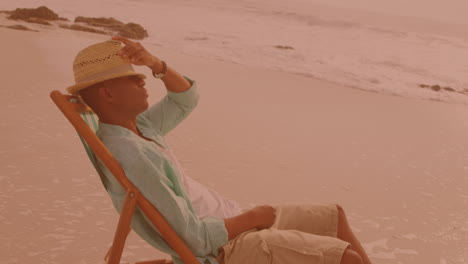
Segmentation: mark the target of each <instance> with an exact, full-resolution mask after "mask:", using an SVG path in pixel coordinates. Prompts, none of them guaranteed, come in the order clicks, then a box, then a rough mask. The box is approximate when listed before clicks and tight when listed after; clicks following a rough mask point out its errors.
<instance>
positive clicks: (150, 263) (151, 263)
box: [135, 259, 173, 264]
mask: <svg viewBox="0 0 468 264" xmlns="http://www.w3.org/2000/svg"><path fill="white" fill-rule="evenodd" d="M135 264H173V263H172V260H167V259H157V260H147V261H140V262H135Z"/></svg>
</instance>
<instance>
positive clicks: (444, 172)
mask: <svg viewBox="0 0 468 264" xmlns="http://www.w3.org/2000/svg"><path fill="white" fill-rule="evenodd" d="M3 22H4V23H6V22H5V20H2V23H3ZM10 23H11V22H10ZM28 26H29V25H28ZM30 27H31V28H37V29H38V30H40V32H28V31H18V30H13V29H8V28H3V27H2V28H0V36H1V39H2V44H1V47H2V48H1V49H0V56H1V58H2V60H1V62H0V69H1V76H2V89H0V105H1V106H0V107H1V110H2V111H1V113H0V128H1V136H0V146H1V148H0V160H1V161H0V264H13V263H49V264H52V263H72V264H75V263H76V264H84V263H102V259H103V257H104V254H105V252H106V250H107V249H108V246H109V245H110V242H111V239H112V237H113V232H114V229H115V226H116V221H117V216H118V215H117V212H116V211H115V210H114V208H113V207H112V205H111V202H110V199H109V197H108V196H107V194H106V192H105V190H104V188H103V187H102V186H101V183H100V181H99V178H98V175H97V174H96V172H95V171H94V168H93V167H92V165H91V163H90V162H89V161H88V158H87V156H86V155H85V152H84V149H83V148H82V145H81V142H80V141H79V139H78V137H77V135H76V133H75V131H74V130H73V128H72V127H71V125H70V124H69V123H68V122H67V121H66V119H65V118H64V116H63V115H62V114H61V113H60V112H59V110H58V108H56V106H55V105H54V104H53V102H52V101H51V99H50V98H49V93H50V92H51V91H52V90H60V91H62V92H65V87H66V86H68V85H71V84H72V83H73V74H72V61H73V59H74V57H75V55H76V53H77V52H78V51H79V50H80V49H82V48H83V47H85V46H87V45H91V44H93V43H96V42H99V41H104V40H107V39H109V37H108V36H103V35H97V34H92V33H84V32H76V31H69V30H65V29H59V28H51V27H47V26H40V25H34V26H30ZM141 43H142V44H143V45H145V41H144V40H143V41H141ZM145 46H146V48H147V49H148V50H150V51H151V52H153V53H154V54H155V55H156V56H158V57H160V58H164V59H165V61H167V63H168V64H169V65H171V66H172V67H173V68H175V69H177V70H178V71H179V72H180V73H182V74H184V75H186V76H188V77H191V78H193V79H195V80H196V81H197V82H198V85H199V91H200V102H199V105H198V107H197V108H196V109H195V111H194V112H193V113H192V114H191V115H190V116H189V117H188V119H187V120H185V121H184V122H183V123H182V124H181V125H179V126H178V127H177V128H176V129H175V130H173V131H172V132H171V133H170V134H169V135H168V136H167V138H166V139H167V141H168V143H169V145H170V146H171V147H172V148H173V149H174V152H175V154H176V155H177V156H178V158H179V160H180V162H181V164H182V165H183V166H184V168H185V171H186V172H187V174H188V175H190V176H191V177H193V178H195V179H197V180H198V181H200V182H202V183H204V184H206V185H208V186H210V187H212V188H214V189H216V190H217V191H219V192H220V193H221V194H223V195H225V196H227V197H229V198H232V199H236V200H238V201H240V202H241V204H242V205H243V206H248V205H250V204H258V203H263V204H279V203H338V204H340V205H342V206H343V207H344V209H345V212H346V214H347V216H348V218H349V221H350V224H351V225H352V227H353V230H354V231H355V233H356V235H357V237H358V238H359V239H360V240H361V241H362V244H363V246H364V248H365V249H366V251H367V253H368V254H369V256H370V258H371V260H372V261H373V263H378V264H380V263H381V264H390V263H397V264H403V263H408V264H419V263H421V264H422V263H440V264H448V263H456V264H463V263H468V253H467V251H466V249H467V248H468V221H467V219H468V211H467V209H466V208H467V206H468V204H467V203H468V193H467V190H468V180H467V179H468V178H467V176H466V175H467V173H468V137H467V136H466V133H467V131H468V122H466V116H467V115H466V114H467V111H468V106H467V105H463V104H455V103H444V102H435V101H429V100H420V99H408V98H403V97H400V96H392V95H383V94H379V93H374V92H366V91H361V90H357V89H351V88H349V87H345V86H343V85H338V84H335V83H332V82H325V81H321V80H318V79H314V78H309V77H305V76H300V75H294V74H289V73H284V72H280V71H274V70H267V69H263V68H260V67H249V66H242V65H238V64H234V63H230V62H225V61H222V60H214V59H207V58H202V57H197V56H196V54H193V55H187V54H180V53H179V52H178V51H177V50H171V49H163V48H161V47H159V46H157V45H154V44H148V45H145ZM136 69H137V70H139V71H141V72H143V73H145V74H147V75H148V77H150V76H151V75H150V72H149V70H148V69H146V68H142V67H136ZM146 83H147V85H146V87H147V89H148V91H149V93H150V98H149V101H150V103H151V104H153V103H155V102H157V101H158V100H159V99H160V98H162V96H164V95H165V87H164V86H163V83H162V82H160V81H159V80H156V79H153V78H148V80H147V82H146ZM123 256H124V257H123V260H122V262H130V261H138V260H144V259H151V258H158V257H161V256H162V254H161V253H160V252H158V251H156V250H155V249H152V248H150V247H149V246H148V245H147V244H146V243H144V242H143V241H142V240H141V239H139V238H138V237H137V236H136V235H135V234H132V235H131V236H130V239H129V240H128V242H127V246H126V250H125V251H124V255H123Z"/></svg>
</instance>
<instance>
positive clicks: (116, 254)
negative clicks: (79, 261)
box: [50, 90, 200, 264]
mask: <svg viewBox="0 0 468 264" xmlns="http://www.w3.org/2000/svg"><path fill="white" fill-rule="evenodd" d="M50 97H51V98H52V100H53V101H54V103H55V104H56V105H57V107H58V108H59V109H60V110H61V111H62V113H63V114H64V115H65V117H66V118H67V119H68V121H69V122H70V123H71V124H72V125H73V127H74V128H75V130H76V132H77V133H78V136H79V137H80V139H81V142H82V143H83V146H84V147H85V149H86V153H87V154H88V157H89V159H90V160H91V162H92V164H93V165H94V168H95V169H96V171H97V173H98V174H99V177H100V178H101V182H102V183H103V185H104V187H105V188H106V189H107V187H106V184H105V183H106V176H105V175H104V174H103V173H102V172H101V170H100V169H99V167H98V166H97V165H98V164H97V160H96V157H97V158H99V159H100V160H101V161H102V162H103V163H104V164H105V166H106V167H107V168H108V169H109V171H110V172H111V173H112V174H113V175H114V176H115V178H116V179H117V180H118V182H119V183H120V185H122V187H124V189H125V190H126V192H127V193H126V197H125V202H124V205H123V208H122V211H121V213H120V218H119V221H118V224H117V228H116V231H115V235H114V239H113V242H112V245H111V247H110V249H109V251H108V252H107V254H106V255H105V257H104V261H105V263H106V264H118V263H120V259H121V257H122V252H123V249H124V246H125V241H126V239H127V236H128V234H129V233H130V231H131V226H130V223H131V220H132V216H133V213H134V211H135V208H136V206H138V207H139V208H140V209H141V211H142V212H143V213H144V214H145V215H146V216H147V217H148V219H149V220H150V221H151V222H152V224H153V225H154V226H155V227H156V228H157V229H158V231H159V233H160V234H161V236H162V237H163V238H164V240H165V241H166V242H167V243H168V245H169V246H170V247H171V248H172V249H173V250H174V251H175V252H176V253H177V254H178V255H179V257H180V258H181V259H182V260H183V261H184V263H187V264H199V263H200V262H199V261H198V260H197V259H196V257H195V255H194V254H193V252H191V251H190V249H189V248H188V247H187V245H186V244H185V243H184V241H183V240H182V239H181V238H180V237H179V236H178V235H177V233H176V232H175V231H174V230H173V229H172V227H171V226H170V225H169V223H168V222H167V221H166V219H165V218H164V217H163V216H162V215H161V213H160V212H159V211H158V209H157V208H156V207H154V206H153V205H152V204H151V203H150V202H149V201H148V200H147V199H146V198H145V197H144V196H143V195H142V194H141V193H140V191H139V190H138V189H137V188H136V187H135V186H134V185H133V184H132V183H131V182H130V181H129V180H128V178H127V176H126V175H125V172H124V170H123V168H122V167H121V166H120V164H119V163H118V162H117V160H116V159H115V158H114V157H113V156H112V154H111V153H110V152H109V150H108V149H107V148H106V146H105V145H104V144H103V143H102V141H101V140H100V139H99V137H98V136H97V135H96V131H97V129H98V123H97V117H96V115H95V114H94V113H93V111H92V110H91V108H89V107H88V106H87V105H86V104H85V103H84V102H83V100H82V99H81V98H80V97H79V96H73V95H65V94H62V93H61V92H60V91H57V90H54V91H52V92H51V93H50ZM163 263H170V261H168V260H165V259H160V260H150V261H143V262H136V263H135V264H163Z"/></svg>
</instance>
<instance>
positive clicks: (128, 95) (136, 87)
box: [106, 76, 148, 114]
mask: <svg viewBox="0 0 468 264" xmlns="http://www.w3.org/2000/svg"><path fill="white" fill-rule="evenodd" d="M145 84H146V83H145V81H144V80H143V79H140V78H139V77H137V76H124V77H119V78H115V79H111V80H108V81H106V86H108V87H110V89H111V90H112V95H113V97H114V98H113V99H114V103H115V105H116V106H117V107H118V109H119V110H122V111H125V112H128V113H132V114H139V113H141V112H144V111H145V110H146V109H148V100H147V99H148V93H147V92H146V88H145V87H144V85H145Z"/></svg>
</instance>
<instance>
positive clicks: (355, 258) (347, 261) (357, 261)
mask: <svg viewBox="0 0 468 264" xmlns="http://www.w3.org/2000/svg"><path fill="white" fill-rule="evenodd" d="M362 263H363V262H362V258H361V255H359V254H358V253H357V252H356V251H354V250H352V249H349V248H348V249H346V250H345V252H343V256H342V257H341V262H340V264H362Z"/></svg>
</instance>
